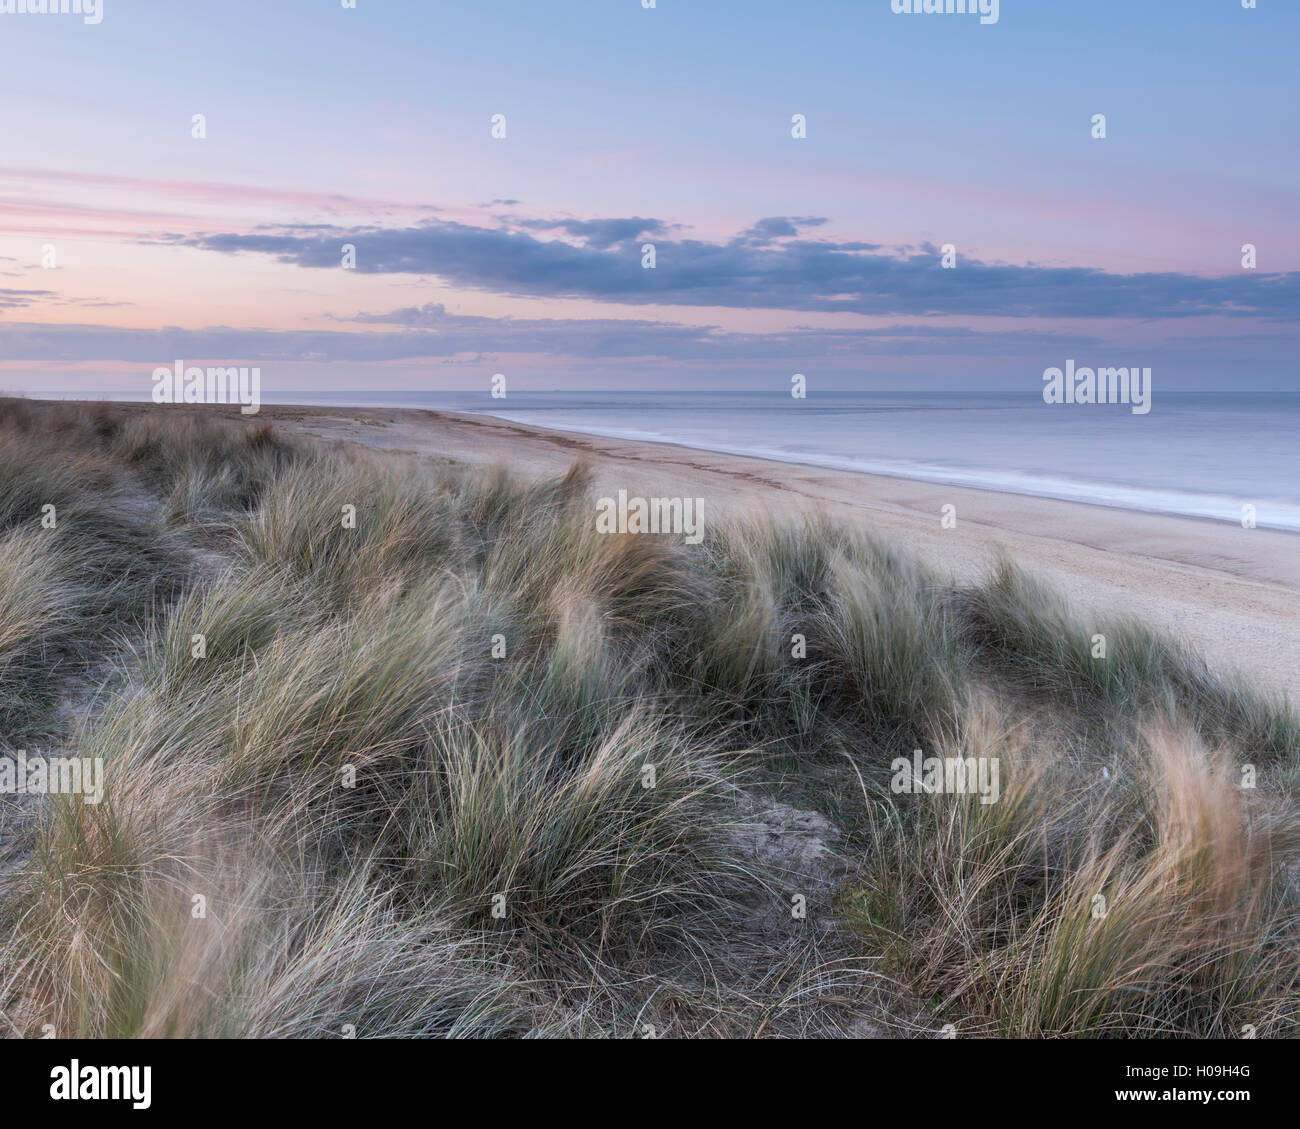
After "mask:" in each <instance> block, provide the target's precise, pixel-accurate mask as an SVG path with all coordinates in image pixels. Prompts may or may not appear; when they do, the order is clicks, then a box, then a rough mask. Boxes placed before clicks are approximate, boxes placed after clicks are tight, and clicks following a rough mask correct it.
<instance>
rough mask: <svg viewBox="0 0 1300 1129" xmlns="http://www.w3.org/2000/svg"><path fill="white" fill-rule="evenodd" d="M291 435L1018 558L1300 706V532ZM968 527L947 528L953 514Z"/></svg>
mask: <svg viewBox="0 0 1300 1129" xmlns="http://www.w3.org/2000/svg"><path fill="white" fill-rule="evenodd" d="M261 416H262V417H263V418H266V419H270V420H273V421H275V422H276V423H277V424H280V425H282V426H285V427H287V428H288V429H290V430H298V431H301V432H303V433H305V434H310V435H314V436H316V437H318V438H322V439H327V440H337V441H342V442H346V443H355V444H358V445H360V446H363V447H367V448H371V449H374V450H381V451H382V450H388V451H402V452H407V453H410V454H415V455H420V456H426V457H444V458H449V459H454V460H457V461H462V462H467V463H476V464H491V463H500V464H502V465H504V466H506V467H507V468H509V469H510V470H512V471H515V472H517V473H521V474H525V475H529V476H540V475H548V474H560V473H563V472H564V471H566V470H567V469H568V468H569V467H570V466H571V465H572V464H573V463H574V462H575V461H577V460H579V459H581V460H583V461H585V462H586V463H587V464H588V466H589V467H590V469H591V473H592V476H593V488H594V489H595V491H596V492H597V494H598V495H612V494H613V493H615V492H616V491H617V490H619V489H627V490H629V491H630V492H632V493H639V494H641V495H645V496H659V497H693V498H702V499H703V500H704V503H703V504H704V507H705V512H706V514H707V513H711V512H712V513H716V514H718V515H719V516H744V515H761V514H771V515H773V516H796V515H799V514H807V513H813V512H821V513H825V514H826V515H827V516H829V517H838V518H841V519H848V520H854V521H858V522H863V521H865V523H866V524H867V525H868V526H869V527H870V528H871V529H872V530H874V531H875V532H877V533H879V534H880V535H881V536H882V537H885V538H886V539H888V540H891V541H893V542H894V543H896V544H898V545H899V547H900V548H906V549H908V550H910V551H912V552H914V553H916V554H917V555H918V556H919V557H921V558H922V559H923V560H925V561H927V562H928V563H930V564H932V565H934V566H936V567H938V568H940V569H941V570H943V571H944V572H945V573H948V574H950V575H952V576H953V577H954V578H955V579H957V580H958V581H960V582H970V581H972V580H975V579H977V578H978V577H979V576H980V575H981V574H982V573H983V572H985V571H986V570H987V569H988V568H989V567H990V566H991V565H992V564H993V563H994V562H995V561H996V560H997V558H998V556H999V555H1000V554H1005V555H1006V556H1007V557H1009V558H1010V559H1011V560H1012V561H1013V562H1015V563H1016V564H1017V565H1019V566H1021V567H1022V568H1024V569H1026V570H1027V571H1029V572H1030V573H1031V574H1034V575H1037V576H1040V577H1042V578H1043V579H1044V580H1047V581H1048V582H1050V583H1052V584H1053V585H1054V586H1055V587H1057V588H1058V590H1060V591H1061V592H1062V593H1063V594H1064V595H1065V596H1066V597H1067V598H1068V599H1069V600H1070V602H1071V604H1072V605H1073V606H1074V607H1075V608H1076V610H1078V611H1079V612H1081V613H1083V614H1084V615H1085V616H1086V615H1089V614H1095V615H1096V616H1097V617H1098V621H1099V622H1101V620H1102V618H1103V617H1105V618H1113V617H1114V616H1115V615H1128V614H1131V615H1134V616H1138V617H1140V618H1142V619H1144V620H1146V621H1147V622H1149V623H1151V624H1152V625H1153V626H1157V627H1160V628H1163V629H1164V630H1166V631H1169V632H1171V633H1173V634H1175V635H1177V636H1179V637H1181V638H1183V639H1184V640H1186V641H1187V642H1189V643H1190V644H1191V645H1192V646H1194V647H1196V648H1197V649H1199V650H1200V651H1201V652H1202V653H1203V654H1204V655H1205V657H1206V659H1207V661H1208V662H1209V663H1210V665H1211V667H1212V668H1213V669H1215V670H1218V671H1227V670H1229V669H1234V668H1235V669H1238V670H1240V671H1242V672H1243V673H1244V674H1246V675H1247V676H1248V677H1249V678H1250V679H1251V680H1252V681H1254V682H1256V683H1257V684H1258V685H1260V686H1261V687H1263V688H1266V689H1272V690H1278V691H1283V692H1286V693H1289V694H1290V696H1291V697H1292V699H1293V700H1300V535H1296V534H1292V533H1288V532H1284V531H1279V530H1271V529H1244V528H1241V527H1240V526H1237V525H1232V524H1229V523H1227V522H1216V521H1212V520H1208V519H1202V518H1195V517H1185V516H1179V515H1170V514H1157V513H1146V512H1142V511H1137V510H1127V509H1120V508H1116V507H1108V506H1098V505H1090V504H1087V503H1082V502H1071V501H1062V500H1058V499H1054V498H1043V497H1038V496H1035V495H1027V494H1011V493H998V492H996V491H990V490H983V489H976V488H972V487H965V486H948V485H943V484H940V483H933V482H924V481H918V480H912V479H905V478H897V477H892V476H884V475H870V474H865V473H862V472H858V471H848V470H833V469H828V468H825V467H818V466H812V465H808V464H803V463H794V462H784V461H781V462H778V461H775V460H770V459H763V458H759V457H755V456H749V455H736V454H730V453H721V452H714V451H709V450H703V449H700V448H695V447H684V446H678V445H673V444H667V443H658V442H652V441H649V440H642V439H636V440H633V439H619V438H612V437H606V436H600V435H595V434H591V433H587V432H581V433H578V432H566V431H560V430H550V429H547V428H543V427H539V426H536V425H533V424H525V423H519V422H514V421H508V420H504V419H502V418H501V417H498V416H492V415H487V414H476V413H459V412H450V411H441V410H431V409H422V408H345V407H334V406H307V405H264V406H263V408H262V412H261ZM948 505H951V506H953V507H955V512H956V524H955V526H954V527H952V528H943V526H942V525H941V516H942V513H943V507H945V506H948Z"/></svg>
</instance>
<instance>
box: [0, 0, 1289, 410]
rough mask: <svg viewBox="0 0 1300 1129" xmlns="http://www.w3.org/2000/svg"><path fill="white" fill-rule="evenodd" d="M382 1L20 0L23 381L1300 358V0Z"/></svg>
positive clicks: (851, 384) (964, 370) (774, 373)
mask: <svg viewBox="0 0 1300 1129" xmlns="http://www.w3.org/2000/svg"><path fill="white" fill-rule="evenodd" d="M32 2H33V4H34V5H36V6H40V5H39V0H32ZM646 2H648V0H646ZM343 5H344V0H274V2H273V3H272V2H268V0H261V2H254V0H226V2H222V3H215V2H212V3H204V2H201V0H187V2H186V3H183V4H182V3H175V2H171V0H102V10H101V11H100V12H98V13H97V16H96V17H88V16H87V15H85V14H82V15H78V14H75V13H68V14H62V13H57V14H49V13H46V14H41V13H38V12H32V11H10V10H8V9H12V8H17V7H19V6H20V0H0V94H2V96H3V99H4V107H5V109H4V112H3V113H0V390H3V391H6V392H21V393H25V394H29V395H41V394H68V393H72V392H77V393H91V394H93V393H95V392H104V393H110V392H111V393H117V394H127V395H132V394H138V396H139V398H141V399H145V398H148V395H149V392H150V390H151V388H152V373H153V371H154V369H155V368H156V367H158V366H170V365H172V364H173V363H174V362H175V361H176V360H178V359H179V360H183V361H184V362H185V363H186V364H187V365H205V364H212V365H256V366H260V368H261V373H262V386H263V390H264V391H263V397H264V398H265V399H268V400H275V399H280V398H283V399H292V398H294V396H295V395H297V394H298V393H300V392H307V391H310V390H330V391H332V392H350V393H356V394H358V397H359V398H360V397H361V395H362V394H363V393H365V392H369V391H375V390H380V389H385V390H388V389H393V390H397V389H401V390H412V391H437V390H442V389H446V390H452V389H455V390H462V389H478V388H482V389H486V388H487V387H488V385H489V383H490V381H491V379H492V376H493V374H495V373H504V374H506V376H507V379H508V381H509V382H510V387H511V388H513V389H522V390H529V389H532V390H550V389H561V390H565V391H581V390H585V389H591V390H609V389H620V388H636V389H649V388H656V389H676V388H686V389H689V388H698V389H730V388H737V389H739V388H743V389H761V388H766V387H768V386H771V387H773V388H781V389H788V387H789V381H790V376H791V374H793V373H795V372H799V373H803V374H805V375H806V377H807V379H808V381H809V386H810V387H811V388H815V387H818V386H819V385H820V386H822V387H828V388H836V389H864V390H871V389H881V390H899V389H909V388H916V389H926V390H931V389H951V388H970V389H979V390H983V389H1015V388H1019V387H1026V386H1029V387H1032V388H1033V389H1034V390H1035V394H1036V392H1037V390H1038V389H1040V388H1041V374H1042V372H1043V370H1044V369H1045V368H1046V367H1048V366H1053V365H1055V366H1060V365H1063V364H1064V362H1065V360H1066V359H1067V358H1068V359H1074V360H1076V361H1077V363H1078V364H1080V365H1085V364H1091V365H1097V366H1103V365H1104V366H1110V365H1133V366H1137V365H1142V366H1151V367H1152V368H1153V371H1154V372H1155V373H1156V374H1157V376H1156V379H1158V380H1159V381H1160V382H1161V385H1162V387H1163V388H1164V389H1167V390H1176V389H1186V390H1216V389H1223V390H1227V391H1234V390H1246V389H1254V390H1288V391H1290V390H1294V389H1295V388H1296V387H1297V379H1296V377H1297V372H1298V367H1300V366H1298V365H1297V360H1296V348H1295V346H1296V343H1297V333H1296V331H1297V323H1298V322H1300V210H1298V209H1297V207H1296V204H1297V199H1298V195H1297V188H1298V187H1300V144H1297V140H1298V135H1300V128H1298V126H1300V123H1298V122H1297V115H1298V114H1300V77H1298V76H1297V67H1296V63H1295V57H1296V51H1297V47H1300V4H1296V3H1295V2H1294V0H1259V2H1258V6H1257V7H1255V8H1253V9H1247V8H1243V7H1242V0H1184V2H1179V0H1146V2H1144V3H1134V2H1132V0H1092V2H1078V3H1075V2H1071V0H1050V2H1048V0H1001V3H1000V4H999V6H998V18H997V21H996V23H984V22H981V19H980V16H979V15H968V14H956V13H952V14H947V13H944V14H926V13H920V14H911V13H896V12H894V11H893V10H892V7H894V6H904V5H902V4H899V3H897V0H854V2H848V0H803V2H800V3H791V2H789V0H783V2H778V0H748V2H746V0H715V2H712V3H710V2H706V0H692V2H688V0H655V6H654V7H653V8H647V7H644V6H643V0H465V2H461V0H424V2H416V0H355V7H350V8H349V7H344V6H343ZM22 6H24V7H25V6H26V5H25V4H23V5H22ZM56 6H57V4H56ZM906 6H909V7H910V5H906ZM95 18H98V22H94V19H95ZM1097 114H1104V115H1105V126H1106V136H1105V137H1104V138H1097V137H1094V136H1093V134H1094V122H1093V118H1094V115H1097ZM195 115H202V119H201V121H202V129H199V128H198V127H197V126H196V124H195V120H196V119H195ZM495 115H502V116H503V118H504V136H493V119H494V116H495ZM794 115H802V116H803V121H804V123H805V130H804V132H805V134H806V135H805V136H802V137H795V136H793V133H794V132H795V129H794V126H793V124H792V123H793V119H794ZM498 120H500V119H498ZM497 132H498V133H499V132H501V131H500V129H498V130H497ZM196 133H201V134H202V136H196ZM1248 243H1249V244H1253V245H1254V246H1255V248H1256V265H1255V267H1254V268H1253V269H1251V268H1248V267H1246V266H1243V251H1242V248H1243V245H1245V244H1248ZM647 244H650V245H653V248H654V267H653V268H652V269H647V268H646V267H645V266H644V265H643V264H644V262H645V253H644V248H645V246H646V245H647ZM945 245H951V247H952V248H953V250H954V253H955V264H956V265H955V267H953V268H952V269H945V267H944V266H943V248H944V246H945ZM345 246H351V247H353V248H355V263H354V264H352V263H349V262H347V261H345V255H344V251H343V249H344V247H345Z"/></svg>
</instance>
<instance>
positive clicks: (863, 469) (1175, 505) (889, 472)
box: [61, 393, 1300, 534]
mask: <svg viewBox="0 0 1300 1129" xmlns="http://www.w3.org/2000/svg"><path fill="white" fill-rule="evenodd" d="M882 395H886V396H888V395H893V393H882ZM61 398H62V397H61ZM66 399H75V397H67V398H66ZM110 402H114V403H147V402H148V401H138V400H126V399H113V400H111V401H110ZM263 406H264V409H266V408H277V409H302V408H312V409H322V410H328V411H352V410H366V411H381V412H382V411H392V412H396V411H403V412H404V411H425V412H437V413H441V414H449V415H457V416H464V417H467V418H477V417H486V418H489V419H496V420H501V421H503V422H505V423H509V424H512V425H516V426H519V427H527V428H532V429H536V430H539V431H543V432H554V433H556V434H559V435H583V436H591V437H595V438H602V439H609V440H614V441H620V442H634V443H653V444H657V445H662V446H672V447H679V448H682V449H685V450H691V451H701V452H711V453H714V454H719V455H731V456H736V457H739V458H745V459H755V460H761V461H763V462H772V463H780V464H788V465H794V466H802V467H810V468H817V469H822V470H831V471H836V472H842V473H850V474H859V475H867V476H873V477H880V478H891V479H898V480H901V481H908V482H917V483H927V484H930V485H934V486H943V487H950V488H953V489H963V490H979V491H984V492H988V493H996V494H1010V495H1016V496H1019V497H1025V498H1043V499H1050V500H1053V501H1060V502H1067V503H1070V504H1072V505H1084V506H1095V507H1100V508H1103V509H1115V510H1125V511H1129V512H1132V513H1138V514H1150V515H1165V516H1175V517H1182V518H1186V519H1188V520H1193V521H1204V522H1211V523H1216V524H1226V525H1231V526H1237V525H1239V524H1240V520H1239V517H1238V516H1237V510H1236V507H1237V505H1238V504H1239V503H1238V502H1237V501H1236V500H1235V499H1234V498H1232V497H1229V496H1227V495H1222V496H1211V495H1204V494H1199V493H1195V492H1191V491H1178V490H1168V489H1156V488H1147V487H1141V486H1134V485H1120V484H1114V485H1103V484H1101V483H1098V482H1095V481H1094V482H1087V483H1085V484H1083V485H1080V484H1079V483H1078V481H1077V480H1075V479H1071V478H1069V477H1056V478H1053V477H1049V476H1045V475H1034V476H1032V481H1029V479H1030V476H1029V475H1026V474H1025V473H1023V472H1020V471H997V470H993V469H988V468H985V469H980V470H973V471H969V472H963V471H960V470H956V469H954V468H951V467H946V466H933V467H930V466H927V465H925V464H921V463H917V464H898V463H895V462H891V461H888V460H885V461H871V460H866V459H863V460H858V459H849V458H845V457H844V456H842V455H835V454H827V455H820V454H818V453H817V452H799V453H791V452H787V451H781V450H773V449H770V448H766V447H750V446H729V445H725V444H720V443H706V442H699V441H696V440H693V439H691V438H689V437H685V436H679V435H672V434H666V433H661V432H655V431H647V430H643V429H640V428H621V427H607V426H588V425H585V424H577V423H569V422H564V421H560V422H558V423H556V424H548V423H540V422H537V421H536V420H532V419H524V418H520V417H519V415H518V414H517V411H518V409H504V408H503V409H498V408H495V407H483V408H477V407H475V408H445V407H426V406H422V405H418V404H409V403H402V404H397V403H392V402H389V401H382V400H369V401H367V400H364V398H363V399H360V400H357V401H350V402H348V403H342V402H333V401H326V400H319V399H317V400H310V401H308V400H304V401H283V402H281V401H275V400H265V401H263ZM1260 511H1261V512H1260V513H1259V514H1258V516H1257V519H1256V520H1257V524H1258V527H1259V528H1260V529H1267V530H1271V531H1275V532H1283V533H1291V534H1300V508H1296V507H1294V506H1290V505H1289V503H1281V502H1279V503H1276V505H1274V506H1271V505H1270V504H1269V502H1267V501H1265V502H1263V503H1261V505H1260ZM1229 515H1231V516H1229Z"/></svg>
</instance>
